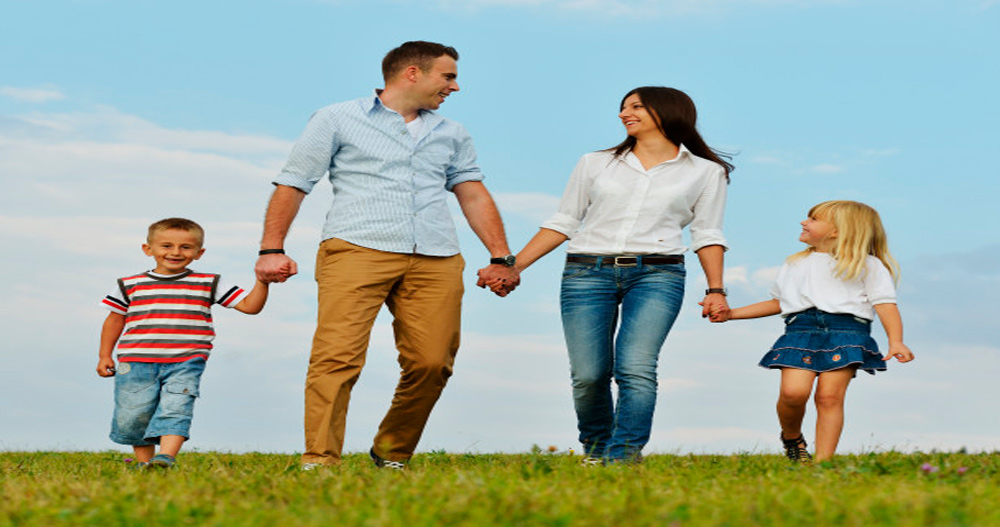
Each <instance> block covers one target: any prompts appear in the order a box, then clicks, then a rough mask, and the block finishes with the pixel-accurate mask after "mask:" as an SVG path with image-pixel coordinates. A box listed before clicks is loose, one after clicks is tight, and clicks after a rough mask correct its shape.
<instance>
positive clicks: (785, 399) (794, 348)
mask: <svg viewBox="0 0 1000 527" xmlns="http://www.w3.org/2000/svg"><path fill="white" fill-rule="evenodd" d="M799 241H802V242H805V243H806V244H807V245H809V247H808V248H806V249H805V250H803V251H802V252H799V253H797V254H793V255H792V256H791V257H789V258H788V260H787V261H786V262H785V264H784V265H783V266H782V267H781V270H780V271H778V278H777V281H776V282H775V284H774V287H773V288H772V289H771V295H772V296H773V297H774V299H773V300H767V301H765V302H759V303H757V304H751V305H749V306H744V307H740V308H735V309H733V310H732V311H730V312H729V314H728V316H727V315H726V313H724V312H722V311H719V312H717V313H713V314H712V316H711V320H712V321H713V322H724V321H726V320H730V319H737V318H758V317H765V316H769V315H776V314H778V313H781V316H782V317H784V318H785V334H784V335H782V336H781V338H779V339H778V341H777V342H775V343H774V346H772V348H771V350H770V351H769V352H768V353H767V354H766V355H764V358H763V359H761V361H760V366H762V367H764V368H776V369H780V370H781V392H780V395H779V396H778V408H777V410H778V421H779V422H780V423H781V441H782V443H783V444H784V447H785V453H786V455H787V456H788V458H789V459H791V460H793V461H809V460H810V459H812V457H811V456H810V455H809V452H808V451H807V450H806V446H807V445H806V440H805V438H804V437H803V436H802V428H801V427H802V418H803V417H804V416H805V411H806V403H807V402H808V401H809V395H810V393H811V392H812V389H813V382H814V381H815V384H816V397H815V402H816V460H817V461H822V460H826V459H829V458H831V457H833V453H834V452H835V451H836V450H837V442H838V441H840V433H841V430H843V427H844V396H845V394H846V392H847V385H848V384H849V383H850V382H851V379H852V378H854V375H855V373H856V372H857V370H858V369H859V368H860V369H862V370H865V371H866V372H868V373H870V374H872V375H874V374H875V372H876V371H885V369H886V368H885V361H888V360H889V359H891V358H895V359H896V360H898V361H899V362H909V361H911V360H913V353H912V352H911V351H910V349H909V348H907V347H906V345H905V344H903V323H902V320H901V319H900V316H899V310H898V309H897V308H896V290H895V281H896V280H897V279H898V277H899V271H898V266H897V265H896V262H895V260H893V258H892V256H891V255H890V254H889V248H888V246H887V244H886V236H885V231H884V230H883V229H882V221H881V220H880V219H879V216H878V213H877V212H875V209H873V208H871V207H869V206H867V205H865V204H863V203H858V202H856V201H827V202H824V203H820V204H819V205H816V206H815V207H813V208H812V209H811V210H810V211H809V217H808V218H806V219H805V221H803V222H802V234H801V235H800V236H799ZM875 314H878V318H879V320H881V321H882V326H883V327H884V328H885V332H886V335H887V336H888V339H889V353H888V356H886V357H885V358H882V354H880V353H879V351H878V346H877V345H876V344H875V340H874V339H872V338H871V322H872V320H874V318H875Z"/></svg>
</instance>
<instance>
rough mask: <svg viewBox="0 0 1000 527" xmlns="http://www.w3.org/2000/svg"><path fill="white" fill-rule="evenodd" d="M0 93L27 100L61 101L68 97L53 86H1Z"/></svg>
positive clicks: (15, 98) (19, 99)
mask: <svg viewBox="0 0 1000 527" xmlns="http://www.w3.org/2000/svg"><path fill="white" fill-rule="evenodd" d="M0 95H3V96H5V97H10V98H11V99H14V100H18V101H25V102H48V101H61V100H63V99H65V98H66V96H65V95H63V94H62V92H60V91H59V90H56V89H53V88H17V87H14V86H3V87H0Z"/></svg>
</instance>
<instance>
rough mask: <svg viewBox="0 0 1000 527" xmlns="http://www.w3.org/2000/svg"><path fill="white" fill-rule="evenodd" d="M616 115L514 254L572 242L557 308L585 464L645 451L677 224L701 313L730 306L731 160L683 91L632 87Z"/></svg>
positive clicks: (675, 304) (672, 306) (680, 278)
mask: <svg viewBox="0 0 1000 527" xmlns="http://www.w3.org/2000/svg"><path fill="white" fill-rule="evenodd" d="M618 117H619V118H620V119H621V121H622V124H623V125H624V126H625V133H626V134H628V136H627V137H626V138H625V140H624V141H622V143H621V144H619V145H618V146H615V147H613V148H609V149H607V150H603V151H600V152H594V153H590V154H586V155H584V156H583V157H582V158H581V159H580V161H579V163H578V164H577V166H576V169H575V170H574V171H573V174H572V175H571V176H570V180H569V184H568V185H567V187H566V191H565V193H564V194H563V198H562V202H561V203H560V205H559V211H558V212H557V213H556V214H555V215H553V216H552V217H551V218H550V219H549V220H548V221H546V222H545V223H544V224H543V225H542V228H541V230H539V232H538V234H536V235H535V237H534V238H532V239H531V241H530V242H528V244H527V245H526V246H525V247H524V249H523V250H522V251H521V252H520V253H518V254H517V256H516V264H515V268H516V269H517V270H518V271H522V270H524V269H526V268H527V267H528V266H530V265H531V264H532V263H534V262H535V261H536V260H538V259H539V258H541V257H542V256H544V255H546V254H548V253H549V252H550V251H552V250H553V249H555V248H556V247H558V246H559V245H560V244H562V243H563V242H564V241H566V240H569V246H568V248H567V252H568V255H567V258H566V268H565V271H564V272H563V279H562V293H561V309H562V320H563V330H564V332H565V335H566V345H567V348H568V351H569V359H570V367H571V376H572V381H573V399H574V405H575V407H576V415H577V423H578V428H579V431H580V442H581V443H583V448H584V452H585V454H586V457H585V458H584V464H585V465H592V464H601V463H617V462H639V461H641V460H642V454H641V452H642V448H643V446H645V444H646V443H647V442H648V441H649V435H650V429H651V428H652V420H653V408H654V406H655V404H656V386H657V382H656V366H657V359H658V357H659V353H660V348H661V347H662V346H663V342H664V339H666V337H667V333H668V332H669V331H670V327H671V326H672V325H673V323H674V320H675V319H676V318H677V313H678V311H679V310H680V306H681V301H682V299H683V297H684V276H685V270H684V256H683V253H684V252H685V251H686V250H687V248H685V247H684V246H683V244H682V241H681V230H682V229H683V228H684V227H685V226H690V232H691V250H693V251H694V252H695V253H697V254H698V259H699V261H700V262H701V267H702V269H703V270H704V272H705V277H706V278H707V281H708V287H709V289H708V290H707V291H706V296H705V300H704V302H703V305H704V310H703V316H704V314H706V313H709V312H713V310H716V311H720V312H725V313H727V312H728V309H729V307H728V304H727V303H726V297H725V294H726V293H725V289H724V288H723V282H722V269H723V252H724V251H725V248H726V241H725V238H723V236H722V230H721V229H722V217H723V208H724V206H725V200H726V184H727V183H728V181H729V172H730V171H731V170H732V169H733V166H732V165H731V164H729V163H728V162H726V161H724V160H722V159H721V158H720V157H719V154H717V153H716V152H715V151H713V150H712V149H711V148H709V147H708V145H706V144H705V141H704V140H703V139H702V138H701V136H700V134H699V133H698V131H697V130H696V128H695V121H696V119H697V112H696V110H695V106H694V102H692V101H691V99H690V97H688V96H687V95H686V94H684V92H681V91H679V90H675V89H673V88H665V87H642V88H636V89H634V90H632V91H630V92H629V93H628V94H626V95H625V98H624V99H623V100H622V103H621V112H620V113H619V114H618ZM488 285H490V287H491V289H492V290H493V291H494V292H497V293H498V294H505V293H506V292H507V290H508V289H511V288H512V286H516V284H504V283H502V282H499V281H497V282H494V283H491V284H488ZM619 319H620V322H619ZM612 378H614V380H615V383H616V384H617V385H618V400H617V403H616V402H615V401H614V400H613V397H612V392H611V379H612Z"/></svg>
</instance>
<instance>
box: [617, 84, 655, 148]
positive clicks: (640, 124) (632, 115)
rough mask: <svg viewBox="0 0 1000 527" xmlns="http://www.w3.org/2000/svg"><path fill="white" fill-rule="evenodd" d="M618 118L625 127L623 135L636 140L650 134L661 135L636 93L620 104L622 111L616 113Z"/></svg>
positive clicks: (651, 115)
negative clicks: (625, 134)
mask: <svg viewBox="0 0 1000 527" xmlns="http://www.w3.org/2000/svg"><path fill="white" fill-rule="evenodd" d="M618 118H619V119H621V120H622V124H624V125H625V133H627V134H628V135H630V136H632V137H635V138H636V139H638V138H639V137H641V136H643V135H646V134H650V133H655V134H660V133H661V132H660V128H659V127H658V126H657V124H656V119H655V118H654V117H653V114H652V113H650V112H648V111H647V110H646V107H645V106H643V104H642V100H640V99H639V94H637V93H633V94H632V95H629V96H628V97H627V98H626V99H625V102H624V103H622V111H621V112H618Z"/></svg>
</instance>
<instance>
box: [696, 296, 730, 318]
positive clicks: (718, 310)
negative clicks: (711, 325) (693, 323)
mask: <svg viewBox="0 0 1000 527" xmlns="http://www.w3.org/2000/svg"><path fill="white" fill-rule="evenodd" d="M698 305H699V306H701V307H702V308H703V310H704V308H705V302H704V301H701V302H698ZM730 313H731V311H730V310H729V305H728V304H725V305H720V304H712V305H711V306H710V307H709V308H708V313H707V314H705V315H702V316H703V317H704V318H708V320H709V321H710V322H726V321H728V320H729V319H730Z"/></svg>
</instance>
